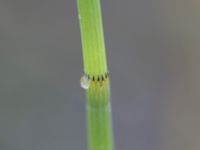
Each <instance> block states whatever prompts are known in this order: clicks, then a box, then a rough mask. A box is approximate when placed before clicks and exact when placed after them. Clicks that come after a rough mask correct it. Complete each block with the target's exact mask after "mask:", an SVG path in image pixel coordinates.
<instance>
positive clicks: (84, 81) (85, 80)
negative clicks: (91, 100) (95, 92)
mask: <svg viewBox="0 0 200 150" xmlns="http://www.w3.org/2000/svg"><path fill="white" fill-rule="evenodd" d="M80 84H81V87H82V88H83V89H85V90H87V89H89V87H90V79H89V78H88V76H87V75H85V74H84V75H83V76H82V77H81V79H80Z"/></svg>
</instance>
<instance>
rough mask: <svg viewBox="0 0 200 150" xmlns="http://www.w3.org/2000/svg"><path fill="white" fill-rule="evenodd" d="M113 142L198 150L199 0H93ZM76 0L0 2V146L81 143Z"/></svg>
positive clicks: (51, 149) (149, 149)
mask: <svg viewBox="0 0 200 150" xmlns="http://www.w3.org/2000/svg"><path fill="white" fill-rule="evenodd" d="M101 2H102V8H103V17H104V27H105V39H106V45H107V54H108V62H109V68H110V76H111V83H112V104H113V121H114V130H115V143H116V149H117V150H199V149H200V117H199V116H200V15H199V14H200V11H199V10H200V2H199V1H198V0H190V1H186V0H183V1H181V0H160V1H158V0H114V1H103V0H102V1H101ZM81 74H82V57H81V43H80V33H79V24H78V19H77V10H76V1H75V0H17V1H16V0H1V1H0V149H1V150H70V149H71V150H86V131H85V129H86V126H85V124H86V122H85V100H84V91H83V90H82V89H81V88H80V86H79V78H80V76H81Z"/></svg>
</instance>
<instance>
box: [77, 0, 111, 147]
mask: <svg viewBox="0 0 200 150" xmlns="http://www.w3.org/2000/svg"><path fill="white" fill-rule="evenodd" d="M77 2H78V3H77V4H78V12H79V21H80V30H81V40H82V47H83V62H84V74H85V75H84V77H86V79H87V80H88V83H89V84H90V85H89V88H88V89H87V90H86V97H87V104H86V106H87V108H86V111H87V130H88V146H89V150H113V133H112V116H111V105H110V83H109V76H108V70H107V61H106V53H105V44H104V35H103V25H102V17H101V6H100V0H77ZM84 79H85V78H83V80H84ZM84 82H85V81H84Z"/></svg>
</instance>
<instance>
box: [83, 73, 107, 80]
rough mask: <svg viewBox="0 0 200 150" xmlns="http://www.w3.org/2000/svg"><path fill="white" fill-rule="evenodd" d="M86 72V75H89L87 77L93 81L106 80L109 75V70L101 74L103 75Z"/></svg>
mask: <svg viewBox="0 0 200 150" xmlns="http://www.w3.org/2000/svg"><path fill="white" fill-rule="evenodd" d="M84 74H85V76H87V78H88V79H89V80H90V79H91V80H92V81H97V82H100V81H104V80H106V79H107V78H108V77H109V75H108V72H106V73H104V74H101V75H92V76H91V75H88V74H86V73H84Z"/></svg>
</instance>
